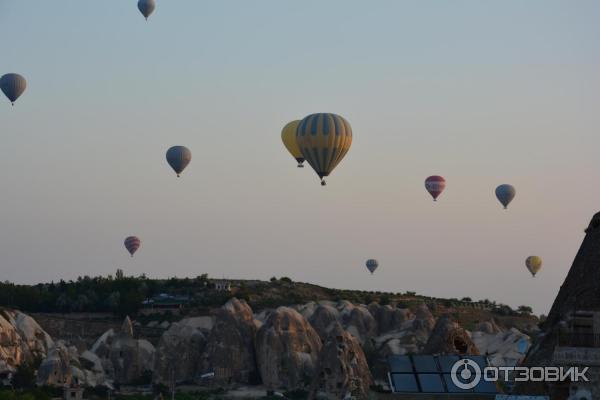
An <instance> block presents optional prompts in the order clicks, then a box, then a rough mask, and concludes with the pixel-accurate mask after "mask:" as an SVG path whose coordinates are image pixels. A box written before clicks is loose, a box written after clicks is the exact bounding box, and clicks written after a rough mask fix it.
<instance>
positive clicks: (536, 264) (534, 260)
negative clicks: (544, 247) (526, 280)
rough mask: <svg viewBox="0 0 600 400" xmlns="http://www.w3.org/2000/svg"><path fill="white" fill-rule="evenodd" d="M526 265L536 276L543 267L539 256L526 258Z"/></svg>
mask: <svg viewBox="0 0 600 400" xmlns="http://www.w3.org/2000/svg"><path fill="white" fill-rule="evenodd" d="M525 266H526V267H527V269H528V270H529V272H530V273H531V275H532V276H534V277H535V275H536V274H537V273H538V272H540V270H541V269H542V259H541V257H538V256H529V257H527V259H526V260H525Z"/></svg>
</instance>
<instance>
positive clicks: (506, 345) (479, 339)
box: [471, 326, 531, 367]
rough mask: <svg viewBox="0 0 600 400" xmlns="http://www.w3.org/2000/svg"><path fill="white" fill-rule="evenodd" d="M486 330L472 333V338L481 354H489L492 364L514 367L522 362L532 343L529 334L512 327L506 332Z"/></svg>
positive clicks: (486, 328)
mask: <svg viewBox="0 0 600 400" xmlns="http://www.w3.org/2000/svg"><path fill="white" fill-rule="evenodd" d="M482 328H484V329H485V331H475V332H472V333H471V339H472V340H473V342H474V343H475V345H476V346H477V349H479V352H480V353H481V354H485V355H487V356H488V359H489V360H490V365H493V366H496V367H513V366H516V365H518V364H520V363H521V361H523V358H525V354H526V353H527V350H528V349H529V346H530V345H531V340H530V338H529V336H527V335H525V334H524V333H522V332H520V331H519V330H518V329H515V328H511V329H510V330H508V331H506V332H496V333H487V332H488V330H489V329H488V328H489V327H486V326H482Z"/></svg>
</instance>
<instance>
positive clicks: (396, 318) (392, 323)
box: [369, 303, 413, 335]
mask: <svg viewBox="0 0 600 400" xmlns="http://www.w3.org/2000/svg"><path fill="white" fill-rule="evenodd" d="M369 311H370V312H371V314H372V315H373V317H374V318H375V321H376V322H377V328H378V333H379V335H382V334H384V333H387V332H391V331H397V330H400V329H402V327H403V324H404V323H405V322H406V321H408V320H410V319H412V318H413V315H412V313H411V312H410V310H408V309H402V308H396V307H392V306H390V305H385V306H380V305H379V304H377V303H372V304H369Z"/></svg>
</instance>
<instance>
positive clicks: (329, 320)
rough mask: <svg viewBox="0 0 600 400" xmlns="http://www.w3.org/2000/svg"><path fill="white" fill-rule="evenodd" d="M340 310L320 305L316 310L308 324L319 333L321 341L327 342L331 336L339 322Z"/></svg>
mask: <svg viewBox="0 0 600 400" xmlns="http://www.w3.org/2000/svg"><path fill="white" fill-rule="evenodd" d="M339 318H340V316H339V312H338V310H337V309H336V308H335V307H333V306H330V305H319V306H317V307H316V308H315V309H314V312H313V313H312V314H311V316H310V318H309V319H308V322H310V324H311V325H312V327H313V328H314V329H315V331H317V333H318V334H319V337H320V338H321V340H323V341H324V340H325V339H326V338H327V336H329V332H331V330H332V329H333V328H334V326H335V324H336V323H338V322H339Z"/></svg>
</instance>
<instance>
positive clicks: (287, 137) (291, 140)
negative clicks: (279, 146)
mask: <svg viewBox="0 0 600 400" xmlns="http://www.w3.org/2000/svg"><path fill="white" fill-rule="evenodd" d="M298 125H300V120H297V121H292V122H288V123H287V124H286V125H285V126H284V127H283V130H282V131H281V140H282V141H283V145H284V146H285V148H286V149H287V151H289V152H290V154H291V155H292V157H294V158H295V159H296V161H297V162H298V168H304V165H302V163H303V162H304V157H303V156H302V152H301V151H300V147H298V142H297V141H296V130H297V129H298Z"/></svg>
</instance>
